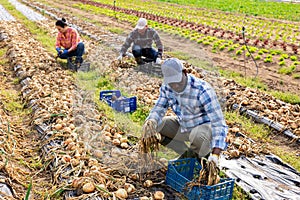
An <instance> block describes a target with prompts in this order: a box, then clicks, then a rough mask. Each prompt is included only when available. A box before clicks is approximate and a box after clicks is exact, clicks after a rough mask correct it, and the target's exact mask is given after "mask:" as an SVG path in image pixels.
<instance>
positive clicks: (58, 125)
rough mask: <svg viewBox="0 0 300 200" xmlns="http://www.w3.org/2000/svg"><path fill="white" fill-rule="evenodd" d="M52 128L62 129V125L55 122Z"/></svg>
mask: <svg viewBox="0 0 300 200" xmlns="http://www.w3.org/2000/svg"><path fill="white" fill-rule="evenodd" d="M54 129H55V130H57V131H59V130H61V129H62V125H61V124H55V126H54Z"/></svg>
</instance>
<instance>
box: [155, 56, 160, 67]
mask: <svg viewBox="0 0 300 200" xmlns="http://www.w3.org/2000/svg"><path fill="white" fill-rule="evenodd" d="M155 64H158V65H160V64H161V59H160V58H159V57H157V58H156V61H155Z"/></svg>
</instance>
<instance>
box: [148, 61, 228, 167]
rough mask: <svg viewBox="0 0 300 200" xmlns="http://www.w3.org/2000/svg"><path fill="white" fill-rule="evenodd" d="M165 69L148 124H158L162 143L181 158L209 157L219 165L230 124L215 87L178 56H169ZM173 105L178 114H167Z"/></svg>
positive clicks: (163, 66) (156, 125)
mask: <svg viewBox="0 0 300 200" xmlns="http://www.w3.org/2000/svg"><path fill="white" fill-rule="evenodd" d="M161 69H162V73H163V78H164V82H163V84H162V86H161V87H160V96H159V99H158V100H157V102H156V104H155V106H154V107H153V109H152V110H151V112H150V114H149V116H148V118H147V119H146V121H145V123H144V126H152V127H153V126H154V127H156V131H157V132H159V133H160V134H161V136H162V140H161V144H163V145H165V146H167V147H169V148H171V149H173V150H174V151H176V152H177V153H178V154H179V155H181V158H187V157H197V158H201V157H206V158H208V160H209V161H211V160H213V161H214V162H215V163H216V164H217V165H218V164H219V155H220V153H221V151H222V150H224V149H225V148H226V147H227V143H226V141H225V138H226V136H227V132H228V127H227V125H226V123H225V120H224V116H223V113H222V110H221V106H220V104H219V102H218V99H217V96H216V94H215V91H214V89H213V88H212V87H211V86H210V85H209V84H208V83H207V82H205V81H204V80H201V79H198V78H196V77H194V76H193V75H190V74H187V73H186V70H185V69H183V64H182V63H181V62H180V60H178V59H176V58H170V59H167V60H166V61H165V62H164V63H163V64H162V66H161ZM169 107H170V108H171V109H172V110H173V112H174V113H175V114H176V116H165V113H166V111H167V109H168V108H169ZM143 128H146V127H143ZM143 130H144V129H143ZM185 141H189V142H190V146H188V145H187V144H186V143H185Z"/></svg>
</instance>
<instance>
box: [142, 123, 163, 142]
mask: <svg viewBox="0 0 300 200" xmlns="http://www.w3.org/2000/svg"><path fill="white" fill-rule="evenodd" d="M156 128H157V122H156V120H155V119H148V120H146V121H145V123H144V125H143V138H150V137H154V136H155V137H156V139H158V140H159V141H160V140H161V136H160V134H157V132H156Z"/></svg>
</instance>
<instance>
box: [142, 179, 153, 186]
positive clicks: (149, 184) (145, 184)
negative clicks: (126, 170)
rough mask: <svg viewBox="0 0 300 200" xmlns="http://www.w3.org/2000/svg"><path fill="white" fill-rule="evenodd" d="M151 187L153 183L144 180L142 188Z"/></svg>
mask: <svg viewBox="0 0 300 200" xmlns="http://www.w3.org/2000/svg"><path fill="white" fill-rule="evenodd" d="M151 186H153V182H152V181H151V180H146V181H145V182H144V187H151Z"/></svg>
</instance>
